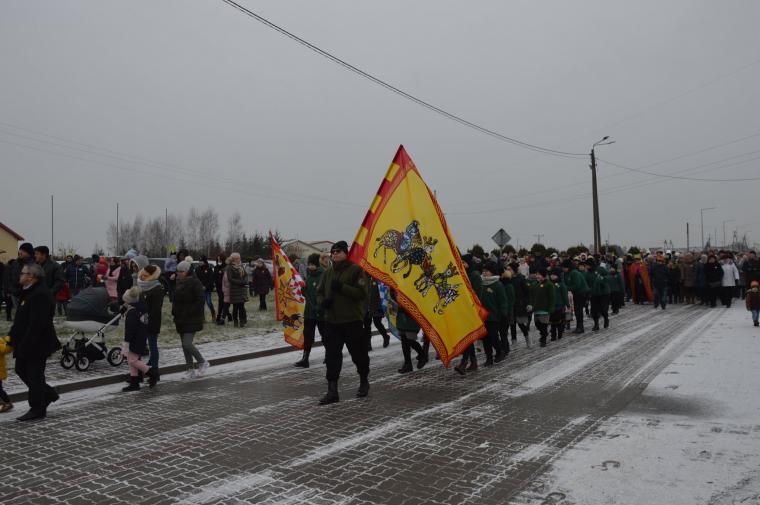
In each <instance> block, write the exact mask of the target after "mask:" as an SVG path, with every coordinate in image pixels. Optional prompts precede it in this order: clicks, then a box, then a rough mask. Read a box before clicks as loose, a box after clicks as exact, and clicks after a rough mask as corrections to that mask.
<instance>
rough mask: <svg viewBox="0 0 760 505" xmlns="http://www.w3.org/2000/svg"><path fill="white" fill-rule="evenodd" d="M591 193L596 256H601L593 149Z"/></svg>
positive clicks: (593, 154) (592, 151) (592, 152)
mask: <svg viewBox="0 0 760 505" xmlns="http://www.w3.org/2000/svg"><path fill="white" fill-rule="evenodd" d="M591 192H592V198H593V209H594V254H599V245H600V244H599V243H600V242H601V241H602V240H601V234H600V231H599V196H598V194H597V188H596V155H595V153H594V148H593V147H592V148H591Z"/></svg>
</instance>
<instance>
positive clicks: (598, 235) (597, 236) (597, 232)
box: [590, 135, 615, 254]
mask: <svg viewBox="0 0 760 505" xmlns="http://www.w3.org/2000/svg"><path fill="white" fill-rule="evenodd" d="M609 138H610V136H609V135H605V136H604V137H602V140H600V141H598V142H595V143H594V145H592V146H591V165H590V168H591V191H592V193H593V205H594V254H599V252H600V246H601V243H602V227H601V225H600V224H599V195H598V194H597V189H596V154H595V153H594V148H595V147H596V146H606V145H609V144H614V143H615V141H614V140H609Z"/></svg>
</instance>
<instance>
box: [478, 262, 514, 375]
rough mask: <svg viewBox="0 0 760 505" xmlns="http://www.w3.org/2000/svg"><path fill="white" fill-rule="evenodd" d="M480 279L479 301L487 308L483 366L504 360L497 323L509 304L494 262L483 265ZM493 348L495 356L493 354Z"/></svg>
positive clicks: (505, 314)
mask: <svg viewBox="0 0 760 505" xmlns="http://www.w3.org/2000/svg"><path fill="white" fill-rule="evenodd" d="M481 280H482V282H483V287H482V290H481V296H480V303H481V304H482V305H483V307H485V308H486V310H488V318H487V319H486V321H485V325H486V331H488V333H487V334H486V337H485V338H484V339H483V349H484V350H485V352H486V362H485V363H484V364H483V366H491V365H493V364H494V363H499V362H501V361H503V360H504V353H503V352H502V348H501V344H500V343H499V324H500V323H501V320H502V319H503V318H506V317H507V311H508V310H509V305H508V303H507V294H506V292H505V291H504V286H503V285H502V283H501V280H500V278H499V266H498V265H497V264H496V263H495V262H492V261H489V262H488V263H486V264H485V265H484V266H483V274H482V276H481ZM494 349H495V350H496V356H494Z"/></svg>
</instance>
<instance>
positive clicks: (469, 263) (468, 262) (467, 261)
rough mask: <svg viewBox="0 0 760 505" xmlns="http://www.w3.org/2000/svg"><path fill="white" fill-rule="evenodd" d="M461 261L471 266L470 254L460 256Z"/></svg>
mask: <svg viewBox="0 0 760 505" xmlns="http://www.w3.org/2000/svg"><path fill="white" fill-rule="evenodd" d="M462 261H464V262H465V263H467V264H468V265H469V266H472V254H470V253H467V254H463V255H462Z"/></svg>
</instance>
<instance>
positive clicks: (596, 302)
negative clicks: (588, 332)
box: [591, 295, 610, 326]
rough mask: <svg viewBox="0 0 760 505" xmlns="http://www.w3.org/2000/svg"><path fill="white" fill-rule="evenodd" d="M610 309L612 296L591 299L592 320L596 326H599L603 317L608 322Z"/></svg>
mask: <svg viewBox="0 0 760 505" xmlns="http://www.w3.org/2000/svg"><path fill="white" fill-rule="evenodd" d="M609 307H610V295H599V296H592V297H591V318H592V319H593V320H594V325H595V326H598V325H599V318H600V317H603V318H604V320H605V321H606V320H607V319H608V318H609V314H608V313H607V311H608V310H609Z"/></svg>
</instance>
